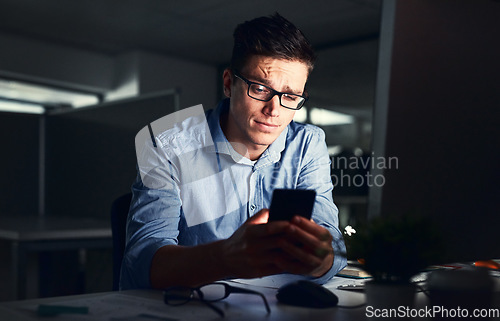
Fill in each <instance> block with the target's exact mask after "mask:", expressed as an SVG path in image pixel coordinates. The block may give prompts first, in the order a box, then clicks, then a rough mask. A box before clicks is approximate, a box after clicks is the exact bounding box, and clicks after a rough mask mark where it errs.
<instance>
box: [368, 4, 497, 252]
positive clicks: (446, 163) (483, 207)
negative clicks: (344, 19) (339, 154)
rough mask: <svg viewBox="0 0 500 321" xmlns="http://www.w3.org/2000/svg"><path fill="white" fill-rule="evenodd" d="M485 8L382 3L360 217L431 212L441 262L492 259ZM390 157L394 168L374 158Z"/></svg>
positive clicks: (491, 80) (493, 111)
mask: <svg viewBox="0 0 500 321" xmlns="http://www.w3.org/2000/svg"><path fill="white" fill-rule="evenodd" d="M495 8H496V10H498V3H494V2H493V1H484V2H480V3H474V4H472V3H467V2H461V4H460V5H459V6H455V5H454V3H453V2H451V1H449V2H444V1H443V2H439V3H435V2H428V1H426V2H424V1H413V0H412V1H407V2H406V1H401V2H400V1H386V2H384V8H383V15H382V16H383V18H382V32H381V39H380V56H379V71H378V80H377V97H376V104H375V112H374V124H373V160H374V163H375V164H374V165H375V166H372V167H375V168H374V170H373V173H372V174H373V175H383V176H381V177H382V178H383V184H380V182H382V181H381V177H379V185H380V186H372V187H371V188H370V196H369V214H368V215H369V217H375V216H378V215H425V216H427V217H429V218H431V220H432V222H433V223H434V224H435V225H436V226H437V227H438V228H439V231H440V234H441V236H442V238H443V240H444V250H443V253H442V257H441V260H442V261H443V262H463V261H475V260H479V259H492V258H500V242H499V241H498V235H500V152H499V149H500V118H499V115H500V113H499V110H498V109H499V107H500V90H499V88H500V87H499V86H500V80H499V78H498V71H499V70H500V68H499V62H498V53H499V52H500V51H499V44H498V41H497V40H498V36H499V32H498V28H494V24H495V23H496V22H495V21H496V20H495V17H494V14H493V12H495V10H494V9H495ZM465 16H466V17H467V19H468V22H464V21H463V17H465ZM443 21H446V23H443ZM379 157H380V158H379ZM390 157H396V158H397V168H394V167H395V166H394V165H393V166H392V168H387V166H386V168H384V164H381V162H382V161H383V160H387V159H388V158H390ZM392 164H394V162H393V163H392ZM377 166H378V167H380V168H377Z"/></svg>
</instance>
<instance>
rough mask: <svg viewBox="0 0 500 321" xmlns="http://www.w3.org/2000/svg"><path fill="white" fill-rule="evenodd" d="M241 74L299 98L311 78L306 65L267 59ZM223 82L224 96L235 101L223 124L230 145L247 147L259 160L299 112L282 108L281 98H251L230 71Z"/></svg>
mask: <svg viewBox="0 0 500 321" xmlns="http://www.w3.org/2000/svg"><path fill="white" fill-rule="evenodd" d="M238 72H239V73H240V74H241V75H242V76H243V77H245V78H246V79H248V80H250V81H253V82H258V83H261V84H263V85H266V86H268V87H271V88H273V89H275V90H277V91H279V92H286V93H293V94H298V95H302V94H303V92H304V87H305V84H306V81H307V76H308V68H307V65H306V64H305V63H303V62H300V61H289V60H282V59H274V58H270V57H264V56H253V57H251V58H250V59H249V61H248V62H247V64H246V65H245V67H244V68H243V69H242V70H238ZM223 78H224V93H225V94H226V96H228V97H231V103H230V107H229V115H228V117H227V120H226V121H224V120H223V121H222V129H223V131H224V134H225V135H226V138H227V139H228V140H229V141H230V142H232V143H240V144H243V145H244V146H245V147H246V149H247V150H248V153H249V155H247V157H249V158H250V159H256V158H258V157H259V156H260V154H262V152H264V150H265V149H266V148H267V147H268V146H269V145H270V144H271V143H272V142H274V140H276V138H277V137H278V136H279V135H280V134H281V132H282V131H283V130H284V129H285V128H286V126H287V125H288V124H289V123H290V122H291V121H292V119H293V116H294V115H295V110H291V109H287V108H285V107H283V106H281V105H280V101H279V97H278V95H275V96H274V97H273V98H272V99H271V100H270V101H268V102H264V101H258V100H255V99H253V98H251V97H249V96H248V95H247V91H248V85H247V84H246V83H245V82H244V81H243V80H241V79H239V78H237V77H234V75H233V74H232V73H231V71H230V70H228V69H226V70H225V71H224V76H223ZM238 152H240V151H238ZM240 153H241V152H240Z"/></svg>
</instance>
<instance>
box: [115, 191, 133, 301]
mask: <svg viewBox="0 0 500 321" xmlns="http://www.w3.org/2000/svg"><path fill="white" fill-rule="evenodd" d="M131 200H132V193H128V194H125V195H122V196H120V197H118V198H117V199H115V200H114V201H113V203H112V204H111V232H112V235H113V291H117V290H118V289H119V284H120V269H121V266H122V259H123V252H124V251H125V236H126V226H127V216H128V211H129V207H130V202H131Z"/></svg>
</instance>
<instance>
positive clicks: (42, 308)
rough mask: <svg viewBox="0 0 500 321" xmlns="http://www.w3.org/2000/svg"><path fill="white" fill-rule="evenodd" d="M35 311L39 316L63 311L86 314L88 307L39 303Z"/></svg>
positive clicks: (52, 314)
mask: <svg viewBox="0 0 500 321" xmlns="http://www.w3.org/2000/svg"><path fill="white" fill-rule="evenodd" d="M37 313H38V315H40V316H54V315H58V314H63V313H71V314H88V313H89V308H88V307H73V306H66V305H45V304H40V305H39V306H38V309H37Z"/></svg>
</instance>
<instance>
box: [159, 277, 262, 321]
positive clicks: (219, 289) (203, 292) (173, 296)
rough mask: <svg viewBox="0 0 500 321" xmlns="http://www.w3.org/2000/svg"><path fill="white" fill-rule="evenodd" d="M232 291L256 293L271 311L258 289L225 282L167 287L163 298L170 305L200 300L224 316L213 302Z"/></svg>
mask: <svg viewBox="0 0 500 321" xmlns="http://www.w3.org/2000/svg"><path fill="white" fill-rule="evenodd" d="M231 293H245V294H255V295H258V296H260V297H261V298H262V300H264V304H265V306H266V311H267V313H270V312H271V309H270V308H269V303H267V300H266V297H265V296H264V295H263V294H262V293H260V292H257V291H253V290H249V289H245V288H238V287H235V286H232V285H229V284H227V283H223V282H214V283H210V284H206V285H202V286H200V287H197V288H191V287H186V286H174V287H169V288H166V289H165V290H164V291H163V300H164V302H165V303H166V304H168V305H173V306H176V305H183V304H186V303H188V302H189V301H191V300H199V301H201V302H203V303H205V304H206V305H208V306H209V307H210V308H212V309H213V310H214V311H215V312H217V313H218V314H219V315H220V316H221V317H223V316H224V311H222V310H221V309H220V308H219V307H217V306H215V305H213V304H212V302H216V301H220V300H223V299H225V298H227V297H228V296H229V295H230V294H231ZM195 295H196V296H197V297H195Z"/></svg>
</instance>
